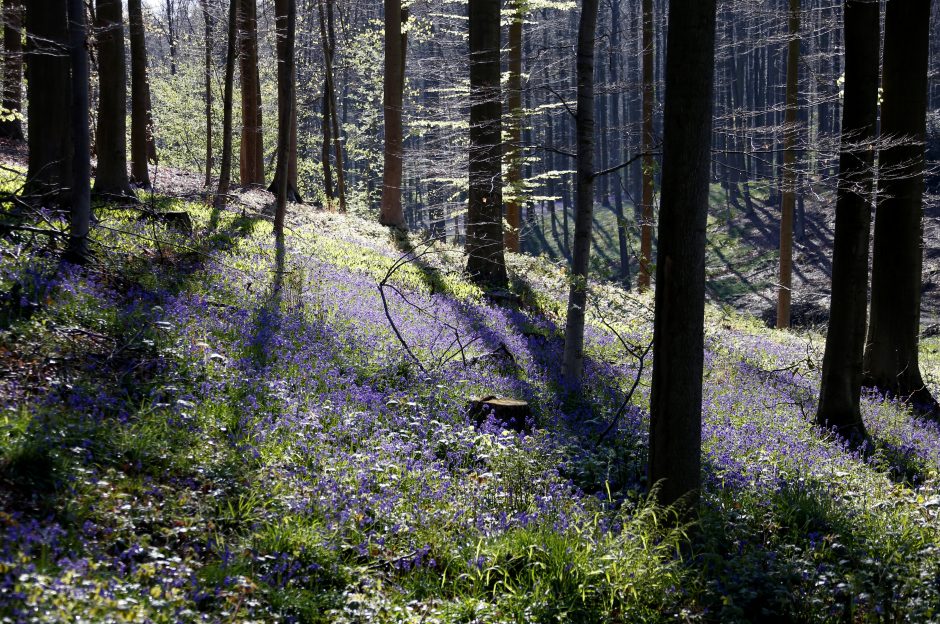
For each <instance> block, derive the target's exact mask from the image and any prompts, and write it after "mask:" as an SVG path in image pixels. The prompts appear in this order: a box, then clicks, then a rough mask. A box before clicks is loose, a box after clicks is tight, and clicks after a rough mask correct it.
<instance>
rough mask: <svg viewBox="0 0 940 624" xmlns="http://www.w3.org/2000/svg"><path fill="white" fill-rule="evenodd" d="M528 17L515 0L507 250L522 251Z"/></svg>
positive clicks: (511, 25)
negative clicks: (524, 27) (524, 31)
mask: <svg viewBox="0 0 940 624" xmlns="http://www.w3.org/2000/svg"><path fill="white" fill-rule="evenodd" d="M524 19H525V5H524V0H515V3H514V5H513V15H512V18H511V20H512V21H510V23H509V84H508V85H507V89H508V91H509V93H508V102H507V104H508V109H509V111H508V113H509V114H508V117H509V132H508V139H509V141H508V144H507V146H506V147H507V149H506V162H507V165H508V166H507V168H506V186H507V187H508V188H509V193H510V198H509V201H507V202H506V222H507V224H508V229H507V230H506V249H507V250H508V251H513V252H518V251H519V229H520V227H521V226H522V193H523V189H522V116H523V111H522V24H523V20H524Z"/></svg>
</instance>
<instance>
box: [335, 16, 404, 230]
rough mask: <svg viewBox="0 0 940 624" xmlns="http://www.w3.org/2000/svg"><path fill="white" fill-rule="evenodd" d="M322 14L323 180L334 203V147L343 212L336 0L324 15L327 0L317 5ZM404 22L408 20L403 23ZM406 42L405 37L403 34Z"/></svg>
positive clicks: (343, 185) (343, 188) (337, 193)
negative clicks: (331, 153) (334, 25)
mask: <svg viewBox="0 0 940 624" xmlns="http://www.w3.org/2000/svg"><path fill="white" fill-rule="evenodd" d="M317 5H318V8H319V11H320V40H321V42H322V43H323V65H324V78H323V124H322V125H323V150H322V159H323V177H324V178H325V184H326V190H327V196H328V198H329V199H330V202H332V200H333V195H334V193H333V190H332V188H333V182H332V180H331V177H330V168H329V162H330V147H331V145H330V144H331V143H332V147H333V150H334V162H335V168H336V195H337V196H338V197H339V207H340V212H346V176H345V173H344V170H343V149H342V137H341V136H340V130H339V114H338V112H337V107H336V88H335V76H334V74H333V57H334V54H335V52H336V32H335V30H334V27H333V21H334V20H333V0H327V2H326V6H327V10H326V12H324V9H323V0H318V2H317ZM402 21H404V19H403V20H402ZM402 40H403V42H404V35H402ZM402 57H403V58H404V43H402Z"/></svg>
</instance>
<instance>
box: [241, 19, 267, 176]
mask: <svg viewBox="0 0 940 624" xmlns="http://www.w3.org/2000/svg"><path fill="white" fill-rule="evenodd" d="M238 28H239V49H240V51H241V53H240V55H239V59H240V64H241V81H242V142H241V152H240V155H241V158H240V160H239V174H240V178H241V184H242V186H251V185H263V184H264V142H263V139H264V136H263V134H262V120H261V78H260V76H259V74H258V7H257V4H256V1H255V0H240V1H239V20H238Z"/></svg>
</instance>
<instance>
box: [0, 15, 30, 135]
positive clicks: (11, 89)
mask: <svg viewBox="0 0 940 624" xmlns="http://www.w3.org/2000/svg"><path fill="white" fill-rule="evenodd" d="M3 52H4V57H3V110H4V112H14V113H20V112H21V111H22V109H23V102H22V94H23V2H22V0H5V1H4V3H3ZM0 137H3V138H5V139H12V140H14V141H22V140H23V138H24V137H23V121H22V120H21V119H9V120H5V121H0Z"/></svg>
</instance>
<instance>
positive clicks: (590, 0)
mask: <svg viewBox="0 0 940 624" xmlns="http://www.w3.org/2000/svg"><path fill="white" fill-rule="evenodd" d="M597 12H598V0H582V2H581V21H580V24H579V25H578V52H577V75H578V91H577V93H578V117H577V121H576V127H577V129H576V133H577V145H578V164H577V187H576V190H577V193H576V195H577V196H576V200H575V201H576V206H575V220H574V254H573V261H572V263H571V278H570V279H571V286H570V287H569V290H568V316H567V321H566V324H565V352H564V367H565V368H564V372H565V382H566V383H567V384H568V385H569V387H571V388H572V389H574V390H580V387H581V377H582V374H583V372H584V316H585V313H586V311H587V310H586V308H587V291H588V267H589V265H590V260H591V229H592V225H593V223H594V38H595V36H596V31H597Z"/></svg>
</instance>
